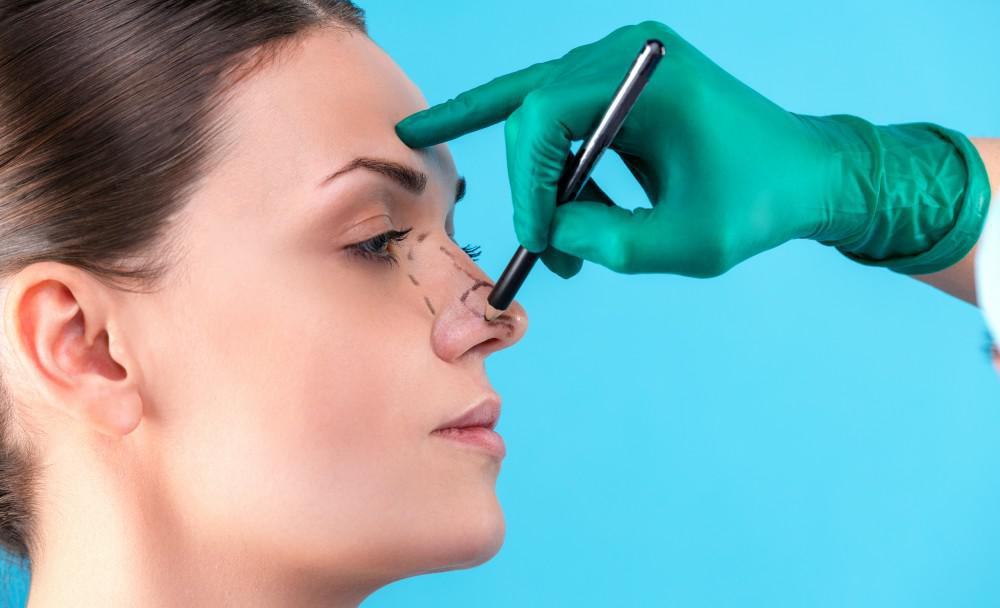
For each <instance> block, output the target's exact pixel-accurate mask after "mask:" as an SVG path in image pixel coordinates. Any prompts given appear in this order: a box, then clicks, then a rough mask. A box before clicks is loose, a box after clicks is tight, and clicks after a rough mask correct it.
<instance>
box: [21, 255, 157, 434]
mask: <svg viewBox="0 0 1000 608" xmlns="http://www.w3.org/2000/svg"><path fill="white" fill-rule="evenodd" d="M107 289H108V288H107V287H106V286H104V285H103V284H101V283H100V282H99V281H97V280H95V279H93V278H92V277H91V276H89V275H87V274H86V273H85V272H84V271H82V270H80V269H77V268H74V267H70V266H67V265H65V264H59V263H55V262H39V263H37V264H33V265H31V266H29V267H27V268H25V269H24V270H22V271H21V272H19V273H18V274H17V275H16V276H15V277H13V278H12V283H11V286H10V292H9V294H8V297H7V308H6V309H5V311H4V317H5V319H4V326H5V327H6V328H7V329H8V331H10V332H12V333H9V334H8V335H9V338H10V343H11V348H12V351H13V357H14V359H15V360H16V361H17V362H18V364H19V366H20V369H21V370H22V371H23V373H24V374H25V375H26V376H27V378H26V380H27V381H28V382H29V383H31V384H32V385H33V386H34V388H35V389H36V393H37V395H38V397H39V398H40V399H41V400H42V403H39V404H38V405H39V406H49V407H51V408H52V409H54V410H56V411H59V412H61V413H63V414H68V415H69V416H70V417H72V418H73V419H75V420H77V421H79V422H82V423H84V424H86V425H87V426H89V427H91V428H92V429H93V430H95V431H98V432H100V433H103V434H106V435H110V436H113V437H121V436H124V435H126V434H128V433H130V432H131V431H132V430H134V429H135V428H136V427H137V426H138V425H139V423H140V421H141V420H142V409H143V408H142V399H141V396H140V394H139V390H138V386H137V383H136V379H137V378H138V374H137V373H130V371H131V372H134V371H135V370H130V369H129V368H130V367H134V361H131V360H129V359H128V358H127V354H126V353H127V350H126V349H124V348H123V345H122V344H121V336H119V335H117V333H118V331H119V330H118V327H117V326H116V325H115V324H114V322H113V319H114V314H115V306H114V300H113V299H112V298H110V297H108V294H107V293H106V290H107ZM112 333H114V334H115V335H114V336H112V335H111V334H112Z"/></svg>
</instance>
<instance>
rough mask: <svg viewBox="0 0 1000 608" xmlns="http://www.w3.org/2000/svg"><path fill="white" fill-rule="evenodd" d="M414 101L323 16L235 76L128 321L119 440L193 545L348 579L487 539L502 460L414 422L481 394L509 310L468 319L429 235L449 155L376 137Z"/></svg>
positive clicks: (483, 551)
mask: <svg viewBox="0 0 1000 608" xmlns="http://www.w3.org/2000/svg"><path fill="white" fill-rule="evenodd" d="M426 106H427V104H426V102H425V100H424V99H423V97H422V96H421V94H420V92H419V91H418V90H417V88H416V87H415V86H414V85H413V84H412V83H411V82H410V81H409V80H408V79H407V77H406V76H405V75H404V74H403V73H402V71H401V70H400V69H399V67H398V66H397V65H396V64H395V63H394V62H393V61H392V60H391V59H390V58H389V57H388V56H387V55H386V54H385V53H384V52H383V51H382V50H381V49H380V48H379V47H378V46H376V45H375V44H374V43H373V42H372V41H371V40H370V39H369V38H367V37H366V36H364V35H361V34H358V33H354V34H346V33H344V32H338V31H332V30H327V31H321V32H314V33H311V34H309V35H307V36H306V37H304V38H303V39H302V44H301V45H299V46H298V47H297V48H295V49H288V50H286V52H285V53H284V54H283V55H282V56H281V58H280V60H279V61H277V62H275V63H273V64H271V65H269V66H267V67H266V68H265V69H264V70H263V71H261V72H258V73H256V74H255V75H254V76H252V77H251V78H249V79H247V80H245V81H243V82H242V83H241V84H240V85H238V88H237V89H235V97H234V98H233V100H232V103H231V104H230V105H229V106H228V108H229V112H230V114H231V116H232V128H231V130H229V131H227V132H226V134H225V137H226V141H229V142H231V148H230V149H229V150H228V151H227V152H226V153H225V154H224V155H223V156H222V157H221V158H224V160H223V161H221V163H220V164H219V165H218V166H217V167H216V168H214V169H213V170H212V172H211V173H210V174H209V175H208V176H207V177H206V178H205V180H204V181H203V183H202V184H201V185H200V186H199V189H198V190H197V192H196V194H195V195H194V197H193V199H192V200H191V202H190V203H189V205H188V206H187V207H186V208H185V211H184V215H183V216H182V217H181V218H180V219H181V220H182V221H181V222H180V223H179V225H178V229H179V230H180V231H181V234H182V235H183V237H182V243H183V244H184V247H185V258H184V261H183V263H182V264H181V266H180V267H179V268H178V270H177V272H176V273H175V274H174V275H173V276H172V277H171V278H170V280H169V281H168V283H167V284H166V287H165V289H164V290H163V291H161V292H159V293H157V294H155V295H142V296H137V297H139V298H141V299H140V300H137V302H141V304H137V305H136V306H135V307H134V309H135V310H134V313H133V314H135V315H137V316H136V318H135V319H134V320H133V322H131V323H130V328H131V329H134V330H135V331H137V332H141V334H144V335H142V336H141V338H140V339H138V340H137V342H138V343H139V344H141V345H144V346H142V348H144V349H146V350H145V351H144V352H142V353H141V357H140V358H139V360H140V361H143V362H144V365H143V367H142V370H143V377H144V379H145V380H146V381H147V383H148V384H147V386H148V395H145V399H146V400H145V402H144V406H145V408H146V410H145V418H144V420H143V424H142V425H140V427H139V428H138V429H136V431H135V433H137V434H138V435H137V436H138V437H139V439H137V441H143V442H148V447H149V450H148V457H149V458H150V463H151V464H150V465H149V466H150V470H151V471H152V473H151V474H153V475H159V476H160V477H157V478H156V486H157V490H156V491H157V492H160V493H162V495H163V497H164V500H166V501H169V502H170V503H172V507H173V509H175V510H176V513H177V514H176V517H177V521H182V522H183V529H184V530H186V531H187V533H189V534H190V535H191V536H192V537H193V538H200V539H201V541H202V542H214V543H217V544H218V545H219V546H222V547H227V546H228V547H241V548H242V549H241V550H245V551H248V552H250V553H260V554H262V555H265V556H267V559H268V560H271V563H290V564H295V565H296V567H298V568H300V569H306V570H307V571H312V570H313V569H315V570H316V571H324V569H326V570H330V571H336V572H339V573H340V574H342V575H343V576H344V577H345V578H347V579H349V580H354V581H362V580H369V579H370V580H372V581H384V580H391V579H395V578H401V577H403V576H408V575H411V574H416V573H420V572H428V571H434V570H444V569H450V568H459V567H469V566H473V565H476V564H478V563H482V562H483V561H485V560H487V559H489V558H490V557H491V556H492V555H494V554H495V553H496V552H497V550H498V549H499V548H500V545H501V544H502V541H503V536H504V520H503V515H502V512H501V509H500V506H499V505H498V502H497V498H496V495H495V492H494V486H495V481H496V477H497V474H498V472H499V469H500V459H501V458H500V457H498V456H497V455H495V454H491V453H489V452H488V451H485V450H482V449H479V448H475V447H472V446H469V445H467V444H462V443H458V442H456V441H454V440H450V439H446V438H443V437H441V436H439V435H433V434H432V433H431V432H432V431H433V430H434V429H436V428H438V427H440V426H441V425H442V424H443V423H445V422H448V421H450V420H452V419H453V418H455V417H457V416H459V415H460V414H462V413H464V412H465V411H467V410H468V409H469V408H471V407H472V406H474V405H476V404H477V403H479V402H481V401H483V400H484V399H488V398H490V396H491V395H493V391H492V389H491V387H490V384H489V381H488V379H487V376H486V373H485V368H484V359H485V358H486V357H487V356H488V355H489V354H490V353H492V352H494V351H497V350H499V349H502V348H505V347H507V346H510V345H512V344H514V343H515V342H517V341H518V339H520V338H521V336H522V335H523V334H524V331H525V329H526V326H527V319H526V316H525V313H524V310H523V309H522V308H521V307H520V306H518V305H515V306H513V307H511V308H510V309H509V310H508V313H507V314H506V315H505V316H504V317H501V318H500V319H499V320H498V322H494V323H487V322H485V321H484V319H483V316H482V310H483V303H484V300H485V296H486V294H487V293H488V291H489V284H487V283H484V282H485V281H488V277H487V276H486V275H484V274H483V272H482V271H481V270H480V269H479V268H478V267H477V266H476V265H475V264H474V263H473V262H472V260H471V259H470V258H469V257H468V255H467V254H466V253H465V252H464V251H463V249H462V248H461V246H460V244H458V243H456V241H454V240H453V239H452V238H451V236H450V232H451V231H452V230H453V227H452V214H453V213H454V205H455V201H456V193H457V190H458V183H459V178H458V175H457V173H456V169H455V166H454V163H453V161H452V159H451V157H450V155H449V153H448V151H447V149H446V148H445V147H444V146H436V147H434V148H432V149H427V150H412V149H410V148H408V147H407V146H406V145H405V144H403V143H402V142H401V141H400V140H399V139H397V137H396V135H395V132H394V125H395V124H396V123H397V122H398V121H399V120H401V119H402V118H404V117H405V116H407V115H409V114H410V113H412V112H414V111H416V110H419V109H422V108H424V107H426ZM358 158H369V159H378V162H375V163H372V162H361V163H355V159H358ZM385 161H391V162H393V163H398V164H400V165H404V166H406V167H410V168H412V169H413V170H415V171H419V172H420V173H422V174H424V175H426V182H425V183H421V182H422V180H420V179H418V180H416V181H413V180H411V181H409V182H406V180H405V179H404V180H402V181H404V182H406V183H405V184H401V183H399V182H400V180H397V179H394V178H392V177H390V176H389V175H386V174H385V173H383V172H381V171H379V170H378V168H379V167H386V166H388V165H385V164H384V162H385ZM352 163H354V164H355V165H356V166H355V168H354V169H352V170H349V171H346V172H343V173H341V174H340V175H339V176H337V177H335V178H333V179H330V180H327V179H326V178H327V177H328V176H330V175H331V174H334V173H336V172H338V171H340V170H341V169H344V168H345V167H350V166H352ZM379 163H383V164H379ZM397 173H398V172H397ZM464 204H469V203H464ZM410 228H412V230H411V231H410V232H409V233H408V235H407V236H406V238H405V239H404V240H402V241H399V242H395V241H393V242H390V243H389V244H388V246H387V248H383V247H382V246H381V244H380V243H378V242H374V243H371V242H370V243H369V244H368V249H367V251H368V254H367V256H366V255H365V254H364V253H361V252H359V251H358V248H357V247H356V244H358V243H361V242H363V241H370V240H371V239H373V238H375V237H378V235H380V234H383V233H385V232H387V231H389V230H399V231H402V230H406V229H410ZM456 238H457V239H458V240H459V243H464V242H465V241H464V240H463V239H462V237H461V235H457V236H456ZM352 246H355V247H352ZM381 249H387V252H384V251H380V250H381ZM383 254H384V255H383ZM380 256H381V257H380ZM389 256H391V257H393V258H395V260H391V259H389Z"/></svg>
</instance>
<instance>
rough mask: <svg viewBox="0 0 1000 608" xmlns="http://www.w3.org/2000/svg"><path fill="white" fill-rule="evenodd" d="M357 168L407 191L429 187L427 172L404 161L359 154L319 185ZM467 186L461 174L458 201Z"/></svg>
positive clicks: (457, 186) (457, 191) (457, 193)
mask: <svg viewBox="0 0 1000 608" xmlns="http://www.w3.org/2000/svg"><path fill="white" fill-rule="evenodd" d="M355 169H367V170H369V171H374V172H375V173H378V174H380V175H384V176H386V177H388V178H389V179H391V180H392V181H394V182H396V184H398V185H399V186H401V187H402V188H403V189H404V190H406V191H407V192H411V193H413V194H422V193H423V192H424V189H425V188H427V174H426V173H424V172H423V171H419V170H417V169H414V168H413V167H409V166H407V165H404V164H402V163H397V162H396V161H392V160H388V159H385V158H371V157H368V156H359V157H358V158H355V159H354V160H352V161H351V162H349V163H347V164H346V165H344V166H343V167H342V168H341V169H338V170H337V171H335V172H333V173H331V174H330V175H328V176H326V177H325V178H323V181H322V182H320V184H319V185H320V187H323V186H325V185H326V184H329V183H330V182H331V181H333V180H334V179H336V178H338V177H340V176H341V175H343V174H345V173H348V172H350V171H353V170H355ZM465 187H466V184H465V177H463V176H461V175H460V176H459V177H458V182H457V184H456V185H455V202H456V203H457V202H458V201H460V200H462V199H463V198H464V197H465Z"/></svg>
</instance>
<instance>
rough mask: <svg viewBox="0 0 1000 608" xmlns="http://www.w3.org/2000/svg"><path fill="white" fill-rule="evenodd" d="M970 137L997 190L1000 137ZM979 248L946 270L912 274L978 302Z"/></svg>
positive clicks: (992, 184) (998, 182)
mask: <svg viewBox="0 0 1000 608" xmlns="http://www.w3.org/2000/svg"><path fill="white" fill-rule="evenodd" d="M969 139H970V140H971V141H972V144H973V145H974V146H976V150H978V151H979V155H980V156H981V157H982V159H983V164H984V165H986V172H987V174H988V175H989V179H990V188H991V190H993V191H994V192H996V191H997V190H998V186H1000V139H998V138H976V137H972V138H969ZM994 202H996V201H994ZM977 248H978V245H977V246H976V247H973V248H972V250H971V251H969V253H968V254H967V255H966V256H965V257H964V258H962V260H961V261H959V262H958V263H956V264H952V265H951V266H949V267H948V268H945V269H944V270H940V271H938V272H935V273H931V274H920V275H911V276H913V278H915V279H917V280H919V281H923V282H924V283H927V284H928V285H933V286H934V287H937V288H938V289H940V290H942V291H944V292H946V293H949V294H951V295H953V296H955V297H956V298H960V299H962V300H965V301H966V302H969V303H970V304H976V284H975V257H976V250H977Z"/></svg>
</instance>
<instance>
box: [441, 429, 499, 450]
mask: <svg viewBox="0 0 1000 608" xmlns="http://www.w3.org/2000/svg"><path fill="white" fill-rule="evenodd" d="M431 434H432V435H439V436H441V437H444V438H446V439H452V440H454V441H458V442H461V443H464V444H466V445H471V446H475V447H478V448H480V449H483V450H486V451H487V452H489V453H490V454H493V455H494V456H496V457H497V458H503V457H504V456H506V455H507V446H506V445H505V444H504V442H503V437H501V436H500V435H499V434H498V433H496V432H494V431H491V430H490V429H488V428H486V427H485V426H469V427H465V428H460V429H457V428H453V429H440V430H437V431H434V432H433V433H431Z"/></svg>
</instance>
